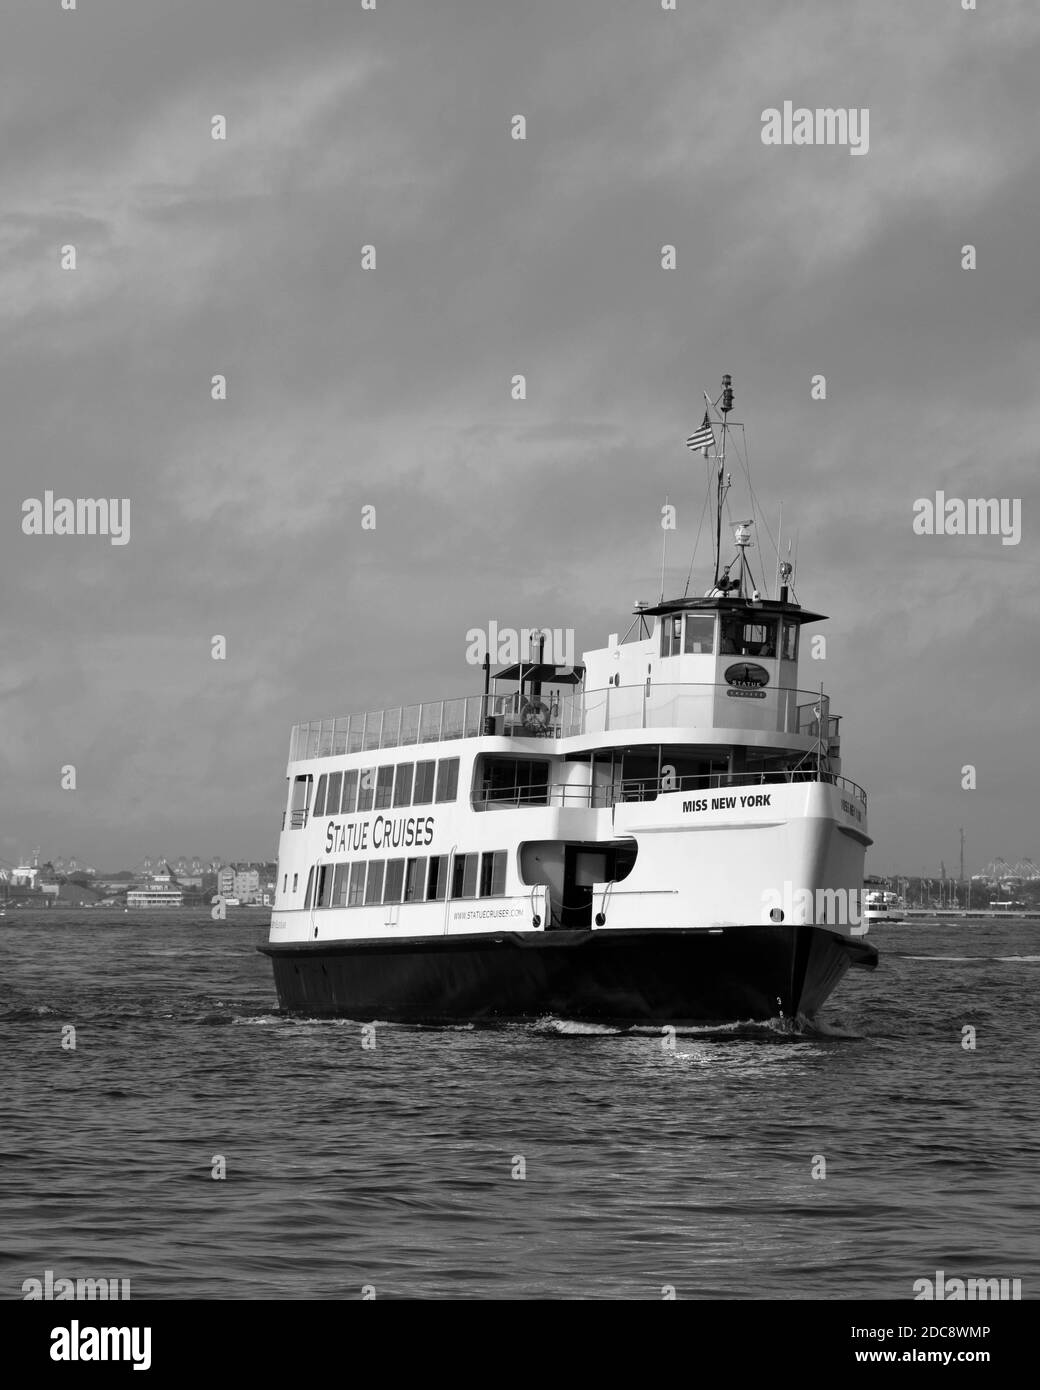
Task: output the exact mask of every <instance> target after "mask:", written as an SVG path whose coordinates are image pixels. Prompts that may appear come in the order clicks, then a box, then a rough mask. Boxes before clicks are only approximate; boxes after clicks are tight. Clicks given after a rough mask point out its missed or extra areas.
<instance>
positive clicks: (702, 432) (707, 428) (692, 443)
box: [686, 411, 715, 450]
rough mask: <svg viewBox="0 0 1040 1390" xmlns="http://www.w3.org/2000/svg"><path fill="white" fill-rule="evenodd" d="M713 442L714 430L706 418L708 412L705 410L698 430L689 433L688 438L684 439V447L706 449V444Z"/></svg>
mask: <svg viewBox="0 0 1040 1390" xmlns="http://www.w3.org/2000/svg"><path fill="white" fill-rule="evenodd" d="M714 443H715V432H714V430H713V429H712V427H711V421H710V420H709V419H708V412H707V411H705V412H704V423H703V424H702V425H701V427H700V429H699V430H697V431H696V432H695V433H693V434H691V435H690V437H689V439H688V440H687V441H686V447H687V449H705V450H706V449H707V448H708V445H709V444H714Z"/></svg>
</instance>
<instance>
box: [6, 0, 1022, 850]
mask: <svg viewBox="0 0 1040 1390" xmlns="http://www.w3.org/2000/svg"><path fill="white" fill-rule="evenodd" d="M2 15H3V18H2V27H3V45H2V48H0V114H2V126H3V137H4V138H3V141H2V144H0V184H2V187H3V190H4V197H3V204H2V211H0V328H2V332H0V406H2V419H3V428H4V438H3V469H2V482H0V528H2V529H0V584H2V593H3V605H2V608H0V615H2V616H0V859H2V860H6V861H7V862H8V863H11V862H17V861H18V859H19V857H20V856H21V855H23V854H25V853H27V852H29V851H30V850H32V849H33V848H35V847H37V846H38V847H40V848H41V849H42V850H43V851H44V854H45V855H46V856H48V857H56V856H57V855H59V854H63V855H65V856H71V855H75V856H77V857H78V858H79V860H80V861H81V862H85V863H91V864H94V865H96V866H97V867H98V868H99V869H108V870H111V869H114V868H117V867H119V866H123V865H125V866H132V865H133V864H134V863H136V862H138V861H139V860H140V859H141V858H142V857H143V856H144V855H145V854H146V853H148V854H151V855H152V856H153V857H155V856H159V855H167V856H169V857H170V858H176V856H178V855H180V854H186V855H188V856H191V855H193V854H200V855H203V856H206V857H209V856H212V855H215V854H219V855H222V856H224V857H234V858H239V857H241V858H263V857H273V856H274V853H275V849H276V843H277V832H278V828H279V824H280V818H281V812H282V808H283V804H284V791H283V788H284V782H283V778H284V773H285V759H286V755H287V749H288V736H289V729H290V726H291V725H292V724H293V723H294V722H295V721H297V720H300V719H304V718H310V717H319V716H322V715H326V716H328V715H333V714H345V713H349V712H351V711H357V710H363V709H366V708H378V707H380V706H382V705H389V704H397V703H401V702H405V703H407V702H413V701H418V700H421V699H426V700H431V699H436V698H440V697H441V696H451V695H458V694H464V693H475V692H476V691H478V690H479V688H480V677H479V672H478V671H476V670H474V668H472V667H470V666H467V665H466V664H465V660H464V654H465V647H466V640H465V634H466V631H467V629H469V628H471V627H474V626H483V625H486V624H487V622H488V621H489V620H490V619H492V618H494V619H495V620H497V621H498V623H499V624H500V625H512V626H516V627H520V626H524V625H530V624H532V623H536V622H540V623H545V624H547V625H550V626H573V627H574V628H575V630H576V634H577V643H578V648H579V650H580V649H581V648H582V647H585V648H591V647H597V646H601V645H604V644H605V641H606V638H607V635H608V633H609V632H613V631H621V632H624V630H625V628H626V627H627V625H628V622H629V620H630V619H629V613H630V610H631V607H632V601H633V600H634V599H636V598H649V599H652V598H654V597H656V595H657V592H658V589H659V574H658V566H659V564H660V548H661V547H660V541H661V531H660V526H659V522H660V508H661V505H662V503H663V502H664V499H665V495H666V494H667V496H668V498H669V499H670V501H672V502H673V503H675V504H676V505H677V506H678V509H679V512H678V523H679V524H678V530H677V532H676V534H675V536H674V537H672V538H671V540H670V550H669V558H670V560H671V561H672V562H673V567H672V568H671V572H670V575H669V582H668V589H669V591H676V592H681V591H682V587H683V584H684V583H685V577H686V568H687V565H688V563H689V555H690V550H691V548H692V544H693V539H694V536H695V534H696V531H697V524H698V521H699V519H700V515H701V507H702V502H703V496H704V464H703V462H702V460H701V458H700V455H699V454H698V455H693V454H691V453H689V451H687V450H686V449H685V447H684V439H685V436H686V434H687V433H689V431H690V430H691V429H692V428H693V427H695V426H696V425H697V424H699V423H700V419H701V415H702V413H703V397H702V394H701V393H702V391H703V390H708V391H710V392H711V393H712V395H715V394H716V393H717V390H718V383H719V379H720V377H721V375H722V373H723V372H730V373H732V375H733V379H734V386H735V389H736V393H737V410H736V411H735V415H736V416H737V417H738V418H739V419H741V420H743V421H745V422H746V425H747V430H748V442H749V446H750V453H751V461H752V467H753V478H754V482H755V486H756V491H757V494H758V497H759V500H760V501H761V503H762V505H763V507H764V508H765V509H766V511H767V513H769V521H770V525H771V526H772V527H773V529H774V531H775V525H776V516H775V513H776V509H777V507H778V505H779V503H781V502H782V503H783V506H784V525H785V530H786V531H788V533H789V534H792V535H793V533H794V530H795V528H797V530H798V535H799V555H798V560H799V564H798V576H797V578H798V584H797V588H798V597H799V599H800V600H801V602H802V603H803V604H805V605H806V606H807V607H810V608H813V609H816V610H818V611H821V612H824V613H827V614H828V615H830V622H828V623H827V624H825V625H823V626H822V627H821V628H820V631H821V632H824V633H826V635H827V638H828V648H827V659H826V661H823V662H811V661H807V660H805V661H803V669H802V672H801V684H802V685H804V686H815V685H816V684H817V683H818V682H819V681H820V680H823V681H824V682H825V684H826V686H827V688H828V690H829V691H830V693H831V696H832V708H833V710H834V712H837V713H840V714H841V715H842V716H843V724H842V731H843V754H844V771H845V772H846V773H847V774H848V775H849V776H850V777H852V778H853V779H855V780H856V781H859V782H861V783H862V784H863V785H865V786H866V788H867V790H868V792H869V795H870V815H871V830H872V833H873V835H874V837H875V840H876V844H875V848H874V849H873V850H872V851H871V852H870V854H869V856H868V869H869V870H871V871H874V872H891V871H893V870H896V869H898V870H901V871H903V872H912V873H917V872H919V871H920V870H921V869H927V870H928V871H929V872H936V873H937V872H938V869H939V862H940V858H943V859H945V862H946V866H947V868H948V869H949V870H954V869H955V867H956V862H957V848H958V835H957V831H958V827H959V826H963V827H964V828H965V833H966V837H967V843H968V867H969V869H972V870H978V869H980V868H982V867H983V866H984V864H985V863H986V861H987V860H989V859H991V858H993V857H994V856H995V855H997V854H1001V855H1003V856H1005V857H1006V858H1008V859H1015V858H1019V857H1021V856H1023V855H1030V856H1033V857H1035V858H1037V859H1040V831H1038V829H1037V825H1038V822H1037V818H1036V814H1035V781H1036V776H1035V773H1036V766H1037V748H1038V743H1040V739H1038V732H1040V731H1038V722H1040V721H1038V716H1037V710H1038V707H1040V700H1038V693H1037V685H1036V681H1037V677H1038V674H1040V672H1038V665H1040V663H1038V660H1037V650H1038V610H1040V604H1038V597H1037V596H1038V592H1040V566H1038V562H1037V542H1036V519H1037V515H1038V513H1037V488H1036V484H1035V479H1036V475H1037V468H1036V463H1037V457H1036V455H1037V441H1038V439H1040V393H1038V391H1037V381H1038V378H1040V343H1038V334H1037V328H1038V323H1040V318H1038V307H1040V306H1038V299H1040V273H1038V267H1037V259H1038V253H1037V226H1038V222H1040V218H1038V201H1040V177H1038V173H1040V170H1038V164H1040V142H1038V139H1037V128H1036V99H1035V91H1036V73H1037V65H1038V51H1037V40H1038V36H1040V11H1037V9H1036V7H1035V6H1033V5H1029V4H1026V3H1021V4H1017V5H1014V4H1010V5H1009V4H998V3H997V0H979V10H978V12H965V11H963V10H962V8H961V5H960V3H959V0H915V3H914V4H913V5H909V4H907V3H906V0H870V3H869V4H868V3H861V4H840V5H836V4H834V3H833V0H819V3H811V4H804V3H802V4H793V3H792V4H783V3H777V2H776V0H742V2H740V0H738V3H732V0H731V2H730V3H725V4H723V3H721V0H720V3H716V4H713V5H706V4H695V3H693V0H678V8H677V10H676V12H674V13H670V12H665V11H662V10H661V8H660V4H659V3H658V0H508V3H507V0H468V2H467V3H448V2H447V0H378V6H377V9H376V10H375V12H374V13H373V12H365V11H362V9H361V6H360V0H294V3H292V4H286V3H282V2H281V0H176V2H175V3H174V0H79V6H78V9H77V10H76V12H74V13H66V12H62V10H61V8H60V0H35V3H31V4H30V3H27V2H26V0H22V3H18V0H3V4H2ZM785 100H791V101H793V102H794V104H795V105H796V106H799V105H804V106H808V107H815V106H817V105H819V106H831V107H845V108H855V109H857V110H858V109H862V108H868V109H869V113H870V116H869V139H870V144H869V152H868V153H866V154H865V155H861V156H854V155H852V154H850V151H849V149H848V148H841V147H819V146H810V147H791V146H765V145H763V143H762V139H761V132H762V112H763V110H765V109H766V108H769V107H778V108H779V107H782V105H783V103H784V101H785ZM216 114H221V115H223V116H225V117H226V120H227V140H226V141H224V142H219V141H214V140H212V139H211V138H210V131H211V119H212V117H213V116H214V115H216ZM516 114H523V115H524V116H525V117H526V121H527V139H526V140H525V141H523V142H521V141H516V140H513V139H511V138H510V123H511V121H512V118H513V116H514V115H516ZM367 243H371V244H374V245H375V247H376V252H377V268H376V269H375V271H364V270H362V268H361V247H362V246H363V245H365V244H367ZM668 243H670V244H674V245H675V247H676V249H677V268H676V269H675V270H671V271H666V270H663V269H661V267H660V259H661V247H662V245H664V244H668ZM966 243H972V244H974V245H975V246H976V247H977V258H978V264H977V268H975V269H974V270H964V269H962V267H961V260H962V253H961V248H962V246H963V245H964V244H966ZM67 244H73V245H75V247H76V252H77V268H76V270H75V271H63V270H62V269H61V268H60V266H59V250H60V248H61V247H62V246H63V245H67ZM821 372H822V373H825V374H826V380H827V399H826V401H813V400H812V399H811V397H810V383H811V378H812V376H813V375H814V374H815V373H821ZM215 373H223V374H225V375H226V377H227V381H228V400H227V401H226V402H222V403H217V402H214V401H212V400H211V398H210V379H211V377H212V376H213V375H214V374H215ZM514 373H524V374H525V375H526V378H527V391H528V396H527V400H526V401H523V402H517V401H513V400H512V399H511V398H510V379H511V377H512V376H513V374H514ZM48 488H49V489H52V490H53V491H54V492H55V493H56V494H58V495H63V496H70V497H99V496H108V497H120V498H122V497H128V498H130V502H131V510H130V526H131V538H130V541H129V543H128V544H126V545H121V546H114V545H111V544H110V543H109V541H108V540H107V539H106V538H104V537H98V536H94V537H75V536H73V537H57V536H50V537H42V536H26V535H23V533H22V526H21V522H22V503H23V502H24V501H25V500H26V499H27V498H32V497H42V495H43V492H44V490H45V489H48ZM936 489H942V490H944V491H945V492H946V493H947V495H948V496H957V497H962V498H968V497H990V496H997V497H1006V498H1021V499H1022V539H1021V543H1020V544H1019V545H1017V546H1004V545H1002V544H1001V541H1000V539H999V537H991V536H986V537H960V536H934V537H932V536H916V535H915V534H914V533H913V530H912V520H913V503H914V501H915V499H917V498H919V497H927V496H932V495H933V494H934V493H935V491H936ZM365 505H373V506H375V507H376V516H377V526H376V529H375V530H374V531H365V530H362V527H361V514H362V513H361V509H362V507H363V506H365ZM734 506H735V507H736V510H737V513H738V514H742V513H743V511H744V509H743V504H742V502H741V501H740V500H739V496H738V494H737V492H736V489H735V492H734ZM747 514H748V515H750V513H747ZM771 564H772V557H770V566H767V567H771ZM709 566H710V557H709V556H708V554H707V552H706V551H705V552H704V553H703V554H702V556H701V568H700V570H699V571H698V572H697V573H696V574H695V586H696V588H697V589H699V590H703V588H704V587H705V585H706V582H707V579H708V577H710V576H708V575H707V573H706V571H707V569H708V568H709ZM218 633H219V634H222V635H224V636H226V638H227V642H228V657H227V660H226V661H223V662H220V661H213V660H212V659H211V656H210V650H211V647H210V644H211V638H212V637H213V635H214V634H218ZM967 763H973V764H974V765H975V766H976V767H977V770H978V771H977V776H978V787H977V790H974V791H962V790H961V768H962V766H963V765H964V764H967ZM65 764H73V765H74V766H75V768H76V781H77V786H76V790H74V791H63V790H62V789H61V787H60V769H61V767H62V766H63V765H65Z"/></svg>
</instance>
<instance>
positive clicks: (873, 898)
mask: <svg viewBox="0 0 1040 1390" xmlns="http://www.w3.org/2000/svg"><path fill="white" fill-rule="evenodd" d="M904 906H905V904H904V903H903V900H902V898H900V896H899V894H898V893H891V892H889V891H888V890H887V889H883V888H870V889H867V890H866V891H865V892H864V894H863V921H864V923H865V924H867V925H869V926H873V925H874V923H875V922H901V921H902V920H903V908H904Z"/></svg>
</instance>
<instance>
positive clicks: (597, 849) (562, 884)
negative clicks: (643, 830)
mask: <svg viewBox="0 0 1040 1390" xmlns="http://www.w3.org/2000/svg"><path fill="white" fill-rule="evenodd" d="M636 853H637V848H636V844H635V842H634V841H633V840H628V839H625V840H610V841H586V842H584V843H582V842H581V841H567V840H527V841H525V842H524V843H523V844H521V846H520V880H521V882H522V883H525V884H529V885H533V884H542V885H544V887H546V888H547V889H548V890H549V891H548V897H549V914H548V921H547V922H546V924H545V925H546V927H547V928H548V929H549V930H552V929H553V928H557V929H564V928H566V929H569V930H581V929H583V928H589V927H591V926H592V921H593V898H594V894H595V891H596V887H597V885H598V886H599V889H600V892H601V894H602V892H603V890H604V887H605V885H607V884H611V883H617V882H619V881H620V880H621V879H624V878H627V877H628V875H629V874H630V873H631V872H632V866H633V865H634V864H635V862H636Z"/></svg>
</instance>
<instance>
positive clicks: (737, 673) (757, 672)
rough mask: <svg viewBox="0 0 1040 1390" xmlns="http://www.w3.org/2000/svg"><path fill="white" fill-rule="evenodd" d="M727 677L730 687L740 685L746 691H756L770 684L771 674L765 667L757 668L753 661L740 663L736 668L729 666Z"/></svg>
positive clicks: (726, 671) (726, 672)
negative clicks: (761, 686) (759, 687)
mask: <svg viewBox="0 0 1040 1390" xmlns="http://www.w3.org/2000/svg"><path fill="white" fill-rule="evenodd" d="M725 676H726V683H727V684H728V685H738V686H741V687H743V688H744V689H751V690H754V689H757V687H758V686H760V685H768V684H769V672H768V671H767V670H766V668H765V667H764V666H756V665H755V663H754V662H753V661H738V662H737V663H736V664H735V665H734V666H727V667H726V670H725Z"/></svg>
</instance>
